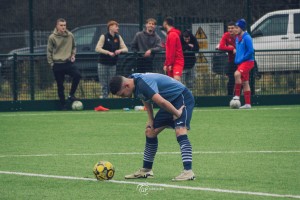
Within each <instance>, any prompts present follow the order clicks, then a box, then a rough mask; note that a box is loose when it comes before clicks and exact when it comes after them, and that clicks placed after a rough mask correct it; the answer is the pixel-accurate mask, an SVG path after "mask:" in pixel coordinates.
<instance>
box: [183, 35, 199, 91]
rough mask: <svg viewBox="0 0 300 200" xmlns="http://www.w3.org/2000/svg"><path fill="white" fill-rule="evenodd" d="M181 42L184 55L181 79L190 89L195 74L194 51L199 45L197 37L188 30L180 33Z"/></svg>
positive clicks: (196, 50)
mask: <svg viewBox="0 0 300 200" xmlns="http://www.w3.org/2000/svg"><path fill="white" fill-rule="evenodd" d="M181 44H182V50H183V56H184V71H183V80H184V82H185V84H186V86H187V88H189V89H192V88H193V86H194V80H195V76H196V71H195V63H196V55H195V53H196V52H198V51H199V45H198V41H197V38H196V37H195V36H194V35H193V34H192V33H191V31H190V30H185V31H184V32H183V33H182V35H181Z"/></svg>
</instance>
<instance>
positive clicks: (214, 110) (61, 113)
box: [0, 106, 300, 117]
mask: <svg viewBox="0 0 300 200" xmlns="http://www.w3.org/2000/svg"><path fill="white" fill-rule="evenodd" d="M299 108H300V107H298V106H293V107H287V108H280V107H271V108H266V107H264V108H259V107H256V108H252V109H248V110H247V111H263V110H294V109H299ZM223 111H229V112H236V111H237V110H236V109H229V108H221V109H202V108H196V109H195V110H194V112H223ZM120 113H126V114H142V113H146V112H141V111H138V112H137V111H134V110H133V109H132V111H121V112H119V111H112V112H70V111H68V112H49V113H39V112H37V113H9V114H0V117H24V116H50V115H89V114H95V115H96V114H120Z"/></svg>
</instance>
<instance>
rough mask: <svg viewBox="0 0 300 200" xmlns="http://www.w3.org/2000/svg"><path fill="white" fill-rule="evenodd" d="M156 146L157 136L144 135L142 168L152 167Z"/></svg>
mask: <svg viewBox="0 0 300 200" xmlns="http://www.w3.org/2000/svg"><path fill="white" fill-rule="evenodd" d="M157 147H158V140H157V137H155V138H149V137H147V136H146V145H145V150H144V165H143V168H147V169H152V165H153V161H154V157H155V154H156V152H157Z"/></svg>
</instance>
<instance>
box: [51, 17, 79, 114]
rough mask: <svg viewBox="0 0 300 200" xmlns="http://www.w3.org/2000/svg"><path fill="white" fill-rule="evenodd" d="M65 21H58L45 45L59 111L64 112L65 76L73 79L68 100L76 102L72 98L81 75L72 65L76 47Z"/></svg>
mask: <svg viewBox="0 0 300 200" xmlns="http://www.w3.org/2000/svg"><path fill="white" fill-rule="evenodd" d="M66 24H67V22H66V20H65V19H62V18H60V19H58V20H57V21H56V27H55V29H54V31H53V33H52V34H51V35H50V36H49V39H48V45H47V59H48V63H49V65H50V66H51V67H52V70H53V72H54V76H55V80H56V82H57V89H58V97H59V100H60V104H61V109H62V110H66V102H65V93H64V89H65V88H64V80H65V75H66V74H67V75H69V76H71V77H72V78H73V81H72V86H71V90H70V93H69V97H68V100H69V101H71V102H73V101H75V100H77V98H76V97H75V96H74V94H75V92H76V89H77V87H78V84H79V81H80V79H81V75H80V72H79V70H78V69H77V68H76V66H75V65H73V63H74V62H75V54H76V46H75V40H74V36H73V34H72V33H71V32H69V31H68V30H67V28H66Z"/></svg>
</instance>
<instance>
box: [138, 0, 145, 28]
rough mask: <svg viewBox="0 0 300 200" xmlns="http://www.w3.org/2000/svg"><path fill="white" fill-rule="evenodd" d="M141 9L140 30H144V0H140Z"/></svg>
mask: <svg viewBox="0 0 300 200" xmlns="http://www.w3.org/2000/svg"><path fill="white" fill-rule="evenodd" d="M139 11H140V23H139V28H140V31H142V30H143V25H144V0H139Z"/></svg>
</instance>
